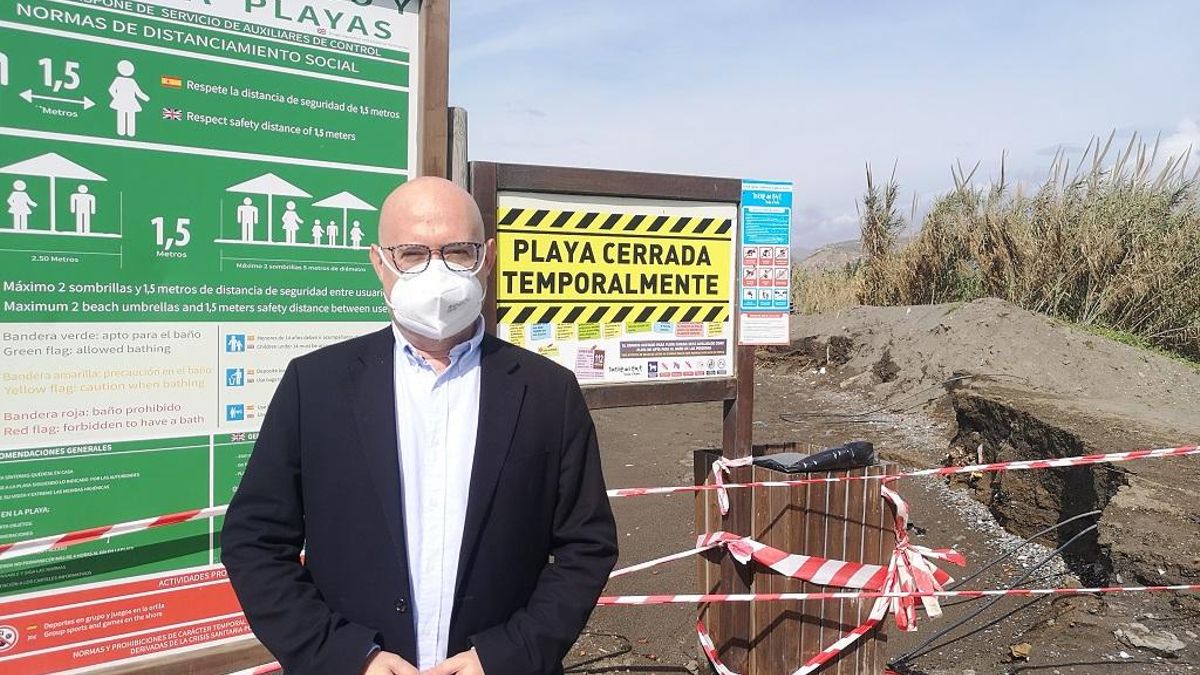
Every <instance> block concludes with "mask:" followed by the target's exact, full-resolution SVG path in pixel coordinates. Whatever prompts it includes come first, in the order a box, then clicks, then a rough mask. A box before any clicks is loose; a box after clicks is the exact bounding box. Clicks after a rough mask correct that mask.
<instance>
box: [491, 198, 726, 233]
mask: <svg viewBox="0 0 1200 675" xmlns="http://www.w3.org/2000/svg"><path fill="white" fill-rule="evenodd" d="M496 228H497V229H498V230H499V231H501V232H504V231H528V230H541V231H548V232H562V233H573V234H584V233H586V234H608V235H633V236H637V235H653V236H656V237H667V236H674V237H701V238H705V239H709V238H711V239H728V238H730V237H731V236H732V234H731V231H732V230H733V221H732V220H730V219H729V218H693V217H689V216H650V215H644V214H636V213H597V212H595V211H560V210H553V209H521V208H513V207H507V206H501V207H499V208H498V209H496Z"/></svg>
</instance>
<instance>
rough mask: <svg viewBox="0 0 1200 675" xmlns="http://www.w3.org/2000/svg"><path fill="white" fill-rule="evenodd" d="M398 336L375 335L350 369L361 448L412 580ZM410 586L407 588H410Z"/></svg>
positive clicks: (389, 331)
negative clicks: (399, 438)
mask: <svg viewBox="0 0 1200 675" xmlns="http://www.w3.org/2000/svg"><path fill="white" fill-rule="evenodd" d="M394 363H395V337H394V336H393V335H392V328H391V326H389V327H387V328H385V329H384V330H382V331H379V332H377V333H373V334H372V335H371V336H370V337H369V339H368V342H367V346H366V348H365V349H364V350H363V351H362V352H361V353H360V354H359V357H358V360H357V361H354V362H352V363H351V366H350V392H349V393H350V399H351V401H352V402H353V406H352V409H353V410H354V416H355V423H356V426H357V428H358V435H359V439H360V440H361V441H362V442H361V443H360V444H359V449H360V450H361V451H362V453H363V458H364V459H365V460H366V463H367V469H368V472H369V473H370V474H371V480H372V482H373V483H374V486H375V492H376V494H377V496H378V497H379V501H380V506H381V508H382V509H383V516H384V519H385V520H386V522H387V529H388V536H389V538H390V539H391V540H392V547H393V548H394V549H395V551H396V558H397V559H398V560H399V562H400V565H401V566H402V568H403V569H404V578H405V579H406V580H407V579H408V556H407V555H406V551H407V544H406V542H405V538H404V510H403V505H404V499H403V496H402V493H401V490H402V486H401V482H400V456H399V446H398V444H397V442H396V380H395V369H394ZM406 585H407V584H406Z"/></svg>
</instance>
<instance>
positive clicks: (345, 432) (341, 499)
mask: <svg viewBox="0 0 1200 675" xmlns="http://www.w3.org/2000/svg"><path fill="white" fill-rule="evenodd" d="M394 343H395V338H394V336H393V334H392V329H391V328H390V327H389V328H386V329H384V330H381V331H379V332H376V333H372V334H370V335H365V336H363V337H359V338H355V339H353V340H348V341H346V342H342V343H339V344H336V345H332V346H329V347H326V348H324V349H320V350H318V351H316V352H313V353H311V354H308V355H305V356H303V357H300V358H298V359H295V360H294V361H292V362H291V363H290V364H289V365H288V368H287V370H286V372H285V373H284V375H283V379H282V381H281V382H280V383H279V387H278V389H277V390H276V392H275V397H274V398H273V399H272V401H271V406H270V408H269V409H268V410H267V415H266V418H265V420H264V421H263V425H262V430H261V432H260V434H259V437H258V441H257V443H256V444H255V446H254V452H253V453H252V455H251V457H250V461H249V463H248V464H247V466H246V472H245V475H244V476H243V477H242V481H241V485H240V486H239V487H238V490H237V493H236V494H235V495H234V497H233V501H232V502H231V503H230V505H229V512H228V515H227V516H226V517H225V525H224V527H223V529H222V531H221V562H222V563H224V565H225V567H226V568H227V569H228V571H229V579H230V581H231V582H232V583H233V588H234V591H236V593H237V596H238V599H239V600H240V601H241V604H242V608H243V609H244V610H245V612H246V617H247V619H248V620H249V622H250V626H251V628H252V629H253V630H254V633H255V635H256V636H257V637H258V638H259V640H261V641H262V643H263V644H264V645H266V647H267V648H268V649H269V650H271V652H272V653H273V654H274V655H275V657H276V658H278V659H279V661H280V662H281V663H282V665H283V667H284V669H285V671H286V672H287V673H288V675H308V674H312V675H343V674H344V675H359V673H361V672H362V670H363V667H364V665H365V661H366V656H367V653H368V651H369V650H370V648H371V645H372V644H379V645H380V646H381V647H382V648H383V649H385V650H387V651H390V652H394V653H397V654H399V655H400V656H402V657H404V658H405V659H406V660H408V661H409V662H413V663H415V661H416V632H415V627H414V624H413V612H412V610H411V606H410V603H411V599H410V590H409V572H408V559H407V556H406V552H405V537H404V515H403V509H402V504H403V503H404V502H403V499H402V497H401V481H400V468H399V453H398V450H397V443H396V412H395V410H396V406H395V389H394V386H395V385H394V379H393V360H394V359H393V356H394ZM482 350H483V352H482V356H481V360H480V368H481V369H482V370H481V374H480V375H481V378H480V401H479V428H478V441H477V444H476V449H475V460H474V466H473V468H472V472H471V485H470V494H469V497H468V504H467V516H466V526H465V530H464V532H463V541H462V552H461V555H460V562H459V568H458V577H457V586H456V590H455V596H454V610H453V613H452V615H451V621H450V639H449V655H454V654H457V653H459V652H461V651H465V650H467V649H470V648H471V647H472V646H473V647H475V649H476V653H477V654H478V655H479V658H480V661H481V662H482V664H483V667H484V670H485V671H486V673H487V675H533V674H536V673H547V674H551V673H561V672H562V658H563V657H564V656H565V655H566V652H567V650H568V649H570V647H571V644H572V643H573V642H574V640H575V639H576V637H577V636H578V634H579V632H580V631H582V630H583V627H584V625H585V624H586V623H587V619H588V616H589V615H590V613H591V611H592V608H593V606H594V605H595V603H596V598H597V597H598V596H599V594H600V591H601V589H602V588H603V587H604V584H605V582H606V581H607V579H608V574H609V572H611V571H612V567H613V565H614V564H615V562H616V558H617V537H616V526H615V524H614V522H613V516H612V511H611V509H610V508H609V502H608V498H607V497H606V495H605V486H604V479H603V477H602V476H601V473H600V454H599V450H598V448H597V445H596V431H595V427H594V426H593V424H592V419H591V415H590V414H589V413H588V410H587V407H586V405H585V403H584V400H583V395H582V393H581V392H580V389H579V385H578V383H577V382H576V381H575V378H574V376H573V374H572V373H571V372H570V371H568V370H566V369H564V368H562V367H561V366H558V365H557V364H555V363H553V362H552V361H550V360H549V359H546V358H543V357H541V356H539V355H536V354H533V353H530V352H527V351H525V350H522V349H518V348H517V347H514V346H512V345H510V344H508V343H506V342H503V341H501V340H499V339H496V338H494V337H491V336H485V337H484V339H483V344H482ZM301 548H303V549H304V550H305V562H304V564H303V565H302V564H301V563H300V561H299V555H300V551H301Z"/></svg>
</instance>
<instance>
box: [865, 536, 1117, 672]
mask: <svg viewBox="0 0 1200 675" xmlns="http://www.w3.org/2000/svg"><path fill="white" fill-rule="evenodd" d="M1097 527H1098V526H1097V525H1095V524H1093V525H1089V526H1088V527H1086V528H1084V529H1083V530H1080V531H1079V532H1078V533H1077V534H1076V535H1075V536H1073V537H1071V538H1070V539H1068V540H1067V543H1065V544H1063V545H1062V546H1059V547H1058V548H1056V549H1054V550H1053V551H1051V552H1050V553H1049V554H1047V555H1046V557H1044V558H1042V559H1041V561H1039V562H1038V564H1036V565H1034V566H1033V567H1031V568H1030V569H1029V570H1027V571H1026V572H1025V574H1023V575H1021V578H1020V579H1017V580H1016V581H1014V582H1013V583H1012V584H1011V585H1009V587H1008V588H1007V589H1005V590H1012V589H1014V588H1016V587H1018V586H1020V585H1021V584H1023V583H1024V582H1025V580H1026V579H1028V578H1029V577H1031V576H1033V573H1034V572H1036V571H1038V570H1040V569H1041V568H1043V567H1045V566H1046V564H1047V563H1049V562H1050V561H1051V560H1053V559H1054V557H1055V556H1057V555H1059V554H1060V553H1062V552H1063V551H1065V550H1066V549H1067V548H1068V547H1069V546H1070V545H1071V544H1074V543H1075V542H1076V541H1078V540H1079V538H1080V537H1082V536H1083V535H1085V534H1087V533H1088V532H1091V531H1093V530H1095V529H1096V528H1097ZM1004 597H1005V596H1003V595H998V596H996V597H994V598H992V599H991V600H990V601H988V602H987V603H986V604H985V605H983V606H982V607H979V608H978V609H976V610H975V611H973V612H971V613H970V614H968V615H966V616H965V617H963V618H961V619H959V620H958V621H955V622H954V623H952V624H950V625H949V626H946V627H945V628H943V629H941V630H939V631H938V632H936V633H934V634H933V635H932V636H930V638H929V639H928V640H926V641H924V642H922V643H921V644H919V645H917V646H916V647H914V648H912V649H910V650H908V651H907V652H905V653H903V654H901V655H900V656H898V657H896V658H894V659H892V660H891V661H889V662H888V666H889V667H892V668H905V667H906V666H907V664H908V662H909V661H911V660H912V659H914V658H920V657H921V656H924V655H925V654H926V653H928V647H929V646H930V645H932V644H933V643H934V642H937V641H938V640H939V639H941V638H942V636H944V635H946V634H947V633H949V632H951V631H953V630H955V629H957V628H958V627H959V626H962V625H963V624H965V623H967V622H968V621H970V620H972V619H974V618H975V617H977V616H979V615H980V614H982V613H984V612H986V611H987V610H988V609H990V608H991V607H992V606H993V605H995V604H996V603H997V602H999V601H1000V600H1002V599H1003V598H1004ZM974 632H975V631H971V632H969V633H967V635H971V634H972V633H974Z"/></svg>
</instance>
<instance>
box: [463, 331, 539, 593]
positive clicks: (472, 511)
mask: <svg viewBox="0 0 1200 675" xmlns="http://www.w3.org/2000/svg"><path fill="white" fill-rule="evenodd" d="M481 348H482V349H483V353H482V355H481V357H480V361H479V368H480V373H479V376H480V378H479V427H478V430H477V432H476V441H475V460H474V463H473V464H472V467H471V487H470V492H469V495H468V497H467V518H466V522H465V524H464V526H463V539H462V549H461V551H460V553H459V557H458V576H457V583H456V585H455V588H456V592H457V589H459V588H462V580H463V577H464V576H465V575H466V572H467V570H469V569H470V565H471V564H472V562H473V559H474V557H475V553H476V549H477V548H478V546H479V536H480V534H481V533H482V530H483V525H484V522H485V521H486V520H487V514H488V511H489V510H490V508H491V504H492V496H493V495H494V494H495V492H496V481H498V480H499V478H500V470H501V469H502V468H503V467H504V460H505V459H506V458H507V457H508V452H509V449H510V448H511V447H512V439H513V432H514V431H515V430H516V428H517V418H518V416H519V415H520V413H521V405H522V403H523V402H524V400H525V384H524V383H523V382H521V380H520V378H518V377H515V372H516V370H517V367H518V364H517V362H516V361H515V360H514V359H513V358H512V357H511V355H510V353H509V350H510V349H511V347H509V346H508V345H507V344H506V343H504V342H502V341H500V340H498V339H496V338H494V337H492V336H491V335H484V337H483V344H482V347H481ZM456 608H457V607H456Z"/></svg>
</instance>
